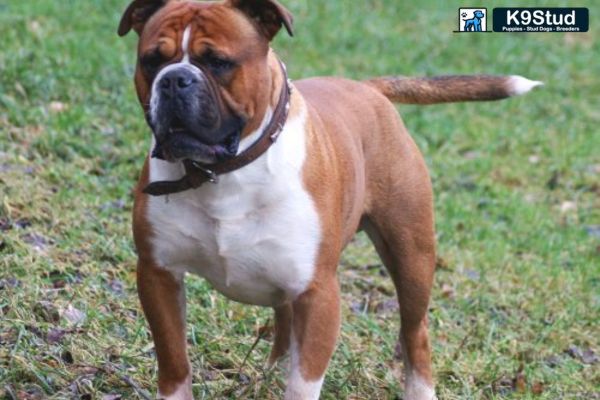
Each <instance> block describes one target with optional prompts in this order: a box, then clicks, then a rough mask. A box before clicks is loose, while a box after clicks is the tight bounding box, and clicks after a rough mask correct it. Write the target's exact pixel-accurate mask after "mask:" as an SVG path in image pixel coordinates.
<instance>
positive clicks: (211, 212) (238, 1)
mask: <svg viewBox="0 0 600 400" xmlns="http://www.w3.org/2000/svg"><path fill="white" fill-rule="evenodd" d="M282 27H283V28H285V30H286V31H287V32H288V33H289V34H290V35H293V18H292V15H291V14H290V12H289V11H288V10H287V9H286V8H284V6H282V5H281V4H280V3H278V2H276V1H275V0H225V1H222V2H196V1H174V0H173V1H168V0H134V1H133V2H132V3H131V4H130V5H129V7H128V8H127V9H126V11H125V13H124V15H123V17H122V20H121V23H120V26H119V30H118V33H119V34H120V35H121V36H123V35H125V34H127V33H128V32H129V31H130V30H132V29H133V30H134V31H136V32H137V33H138V34H139V44H138V62H137V66H136V71H135V87H136V91H137V95H138V98H139V101H140V103H141V105H142V108H143V110H144V113H145V116H146V119H147V122H148V125H149V127H150V128H151V130H152V133H153V135H152V143H151V145H150V148H149V152H148V157H147V159H146V161H145V165H144V167H143V170H142V173H141V176H140V179H139V182H138V185H137V188H136V189H135V192H134V193H135V204H134V211H133V233H134V240H135V246H136V249H137V252H138V264H137V287H138V293H139V298H140V301H141V304H142V308H143V311H144V314H145V316H146V319H147V321H148V323H149V326H150V330H151V333H152V337H153V340H154V343H155V348H156V355H157V359H158V368H159V370H158V392H159V396H160V397H161V398H164V399H168V400H182V399H192V398H193V395H192V368H191V365H190V361H189V359H188V356H187V353H186V346H187V341H186V328H185V326H186V321H185V303H186V300H185V288H184V283H183V278H184V275H185V274H186V273H194V274H198V275H200V276H202V277H204V278H205V279H206V280H207V281H208V282H210V283H211V284H212V286H214V288H216V289H217V290H218V291H220V292H221V293H223V294H224V295H225V296H227V297H229V298H230V299H233V300H235V301H238V302H242V303H247V304H254V305H261V306H265V307H272V308H273V309H274V315H275V317H274V333H275V336H274V342H273V348H272V352H271V355H270V357H269V360H268V362H269V365H273V364H274V363H275V362H276V361H277V360H279V359H280V358H281V357H282V356H284V355H285V354H288V353H289V360H290V363H289V365H290V366H289V377H288V382H287V388H286V391H285V398H286V399H287V400H293V399H302V400H308V399H318V398H319V395H320V392H321V387H322V384H323V380H324V377H325V371H326V369H327V366H328V363H329V360H330V358H331V356H332V353H333V352H334V348H335V345H336V341H337V339H338V334H339V330H340V323H341V318H340V288H339V284H338V278H337V276H336V269H337V266H338V261H339V258H340V253H341V252H342V250H343V249H344V247H345V246H346V244H348V242H349V241H350V240H351V238H352V237H353V235H354V234H355V232H356V231H358V230H364V231H366V232H367V233H368V235H369V237H370V238H371V239H372V241H373V243H374V245H375V247H376V249H377V251H378V254H379V255H380V257H381V259H382V261H383V263H384V264H385V266H386V268H387V270H388V271H389V273H390V276H391V278H392V279H393V282H394V284H395V287H396V289H397V296H398V300H399V304H400V307H401V308H400V319H401V329H400V335H399V340H400V343H401V345H402V348H403V356H404V366H405V376H406V379H405V381H406V382H405V398H406V399H410V400H422V399H423V400H424V399H427V400H430V399H433V398H435V392H434V384H433V379H432V370H431V360H430V359H431V356H430V352H431V351H430V345H429V339H428V330H427V309H428V304H429V297H430V292H431V287H432V282H433V274H434V268H435V267H434V264H435V236H434V217H433V201H432V198H433V197H432V188H431V183H430V179H429V174H428V171H427V168H426V165H425V162H424V161H423V157H422V156H421V154H420V152H419V150H418V149H417V147H416V145H415V143H414V142H413V140H412V139H411V137H410V135H409V134H408V132H407V130H406V128H405V127H404V125H403V123H402V120H401V119H400V117H399V115H398V113H397V111H396V109H395V108H394V105H393V102H397V103H413V104H434V103H442V102H455V101H478V100H497V99H502V98H506V97H510V96H512V95H517V94H522V93H525V92H527V91H529V90H530V89H532V88H533V87H534V86H536V85H538V84H540V83H539V82H534V81H530V80H528V79H526V78H523V77H520V76H446V77H435V78H403V77H384V78H375V79H370V80H366V81H362V82H358V81H352V80H348V79H342V78H333V77H329V78H312V79H305V80H299V81H296V82H291V81H290V80H289V79H288V76H287V72H286V69H285V66H284V64H283V63H282V62H281V61H280V60H279V59H278V57H277V56H276V54H275V53H274V51H273V50H272V49H271V48H270V42H271V40H272V39H273V38H274V36H275V35H276V34H277V33H278V32H279V31H280V29H281V28H282Z"/></svg>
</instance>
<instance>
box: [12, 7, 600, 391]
mask: <svg viewBox="0 0 600 400" xmlns="http://www.w3.org/2000/svg"><path fill="white" fill-rule="evenodd" d="M126 3H127V2H126V1H125V0H119V1H117V0H87V1H74V0H69V1H67V0H64V1H51V0H36V1H30V2H28V1H17V0H0V27H2V33H1V35H0V235H1V236H0V397H2V396H4V397H5V398H8V399H11V398H18V399H38V398H40V399H41V398H52V399H70V398H81V399H102V398H103V397H102V396H103V395H104V394H121V395H122V396H123V398H124V399H135V398H140V394H139V393H140V392H139V390H138V389H135V388H134V386H137V387H139V388H140V389H141V390H146V391H147V392H150V393H154V391H155V381H156V363H155V360H154V355H153V348H152V344H151V339H150V336H149V333H148V330H147V328H146V323H145V321H144V319H143V317H142V315H141V312H140V308H139V305H138V301H137V297H136V295H135V285H134V260H135V254H134V251H133V248H132V241H131V234H130V213H131V206H132V198H131V188H132V186H133V185H134V182H135V180H136V178H137V175H138V173H139V170H140V168H141V164H142V161H143V157H144V153H145V152H146V151H147V149H148V146H149V144H148V143H149V138H150V134H149V131H148V129H147V128H146V126H145V124H144V119H143V117H142V114H141V112H140V108H139V105H138V104H137V100H136V99H135V96H134V89H133V84H132V79H131V77H132V72H133V66H134V48H135V35H133V34H132V35H130V36H129V37H127V38H126V39H124V40H123V39H119V38H118V37H117V36H116V26H117V23H118V20H119V17H120V13H121V12H122V10H123V9H124V7H125V6H126ZM285 3H286V4H287V5H288V6H289V8H290V9H291V10H292V11H293V12H294V14H295V16H296V37H295V38H294V39H289V38H287V37H285V36H283V35H282V36H281V37H279V38H278V39H277V41H276V43H275V47H276V49H277V51H278V52H279V54H280V55H281V56H282V58H283V59H284V60H286V62H287V65H288V68H289V70H290V73H291V75H292V77H294V78H300V77H305V76H311V75H332V74H335V75H343V76H348V77H354V78H366V77H370V76H377V75H386V74H404V75H426V74H429V75H433V74H436V75H439V74H448V73H480V72H484V73H497V74H513V73H515V74H521V75H524V76H527V77H529V78H532V79H539V80H544V81H545V82H546V86H545V87H543V88H542V89H540V90H535V91H534V92H533V93H530V94H529V95H527V96H525V97H522V98H517V99H512V100H508V101H504V102H498V103H485V104H483V103H479V104H453V105H440V106H431V107H416V106H403V107H400V108H399V109H400V112H401V113H402V115H403V117H404V119H405V122H406V125H407V126H408V128H409V130H410V131H411V132H412V134H413V136H414V137H415V139H416V141H417V143H418V144H419V146H420V148H421V150H422V151H423V153H424V154H425V157H426V159H427V162H428V164H429V165H430V169H431V173H432V177H433V181H434V187H435V193H436V213H437V232H438V243H439V256H440V268H439V269H438V272H437V275H436V284H435V290H434V294H433V299H432V302H431V310H430V322H431V323H430V326H431V338H432V343H433V362H434V368H435V374H436V386H437V391H438V392H439V395H440V398H442V399H459V398H460V399H479V398H484V399H501V398H542V399H558V398H560V399H577V398H599V397H600V364H599V363H598V362H597V361H596V362H595V363H594V360H593V357H591V355H590V353H588V354H587V356H583V357H581V356H578V355H577V354H575V353H577V352H576V351H575V352H573V351H571V353H572V354H574V355H569V354H568V353H566V352H565V350H566V349H568V348H569V347H572V346H576V347H577V348H578V349H581V351H587V350H589V351H593V352H595V354H600V328H599V325H598V317H599V315H600V313H599V311H600V310H599V308H600V296H599V294H598V293H600V287H599V286H600V239H599V238H598V237H597V236H594V235H592V234H590V233H588V230H590V229H588V228H591V227H594V226H596V227H597V226H599V225H600V156H599V155H600V134H599V133H598V126H600V111H599V110H600V78H599V75H598V71H600V43H599V41H598V40H597V37H598V34H599V32H598V30H597V19H596V18H595V17H597V16H598V15H600V5H599V4H598V3H595V2H592V1H588V2H587V3H586V2H571V3H570V5H581V6H589V7H591V9H590V15H591V17H592V21H591V24H590V26H591V29H592V31H591V32H590V33H588V34H554V33H551V34H484V35H468V34H462V35H458V34H453V33H451V31H452V30H454V29H455V28H456V27H455V26H454V24H455V20H456V17H455V15H456V9H457V7H458V6H459V5H458V3H455V2H436V1H434V0H431V1H420V2H416V3H414V2H398V1H395V0H368V1H356V2H350V1H344V0H330V1H323V2H316V1H312V2H309V1H308V0H288V1H286V2H285ZM399 3H401V4H399ZM450 3H452V4H450ZM527 3H528V4H532V5H533V4H536V5H541V4H545V5H556V4H555V3H552V2H549V1H547V2H537V3H533V2H531V1H529V2H528V1H522V2H520V3H519V4H518V5H520V6H521V5H524V4H527ZM502 5H512V6H514V5H515V4H514V2H513V3H507V2H494V6H502ZM489 7H490V8H491V6H489ZM382 271H383V269H382V267H381V265H380V262H379V260H378V259H377V257H376V256H375V254H374V252H373V249H372V248H371V246H370V245H369V244H368V242H367V240H366V239H365V238H364V237H363V236H361V235H359V236H358V237H357V238H356V239H355V241H354V242H353V244H352V245H351V246H350V247H349V248H348V249H347V251H346V252H345V254H344V256H343V259H342V261H341V267H340V277H341V282H342V287H343V293H344V305H343V309H344V325H343V330H342V336H341V338H340V341H339V346H338V348H337V351H336V353H335V357H334V359H333V362H332V364H331V367H330V369H329V372H328V375H327V379H326V382H325V387H324V392H323V396H322V398H323V399H394V398H396V396H397V395H401V387H400V384H399V381H398V379H397V376H398V370H399V365H398V363H397V362H395V361H394V356H393V355H394V346H395V338H396V332H397V329H398V318H397V315H396V310H394V309H393V307H389V305H390V302H389V301H390V300H392V299H393V287H392V284H391V282H390V280H389V279H388V278H387V277H385V274H384V273H383V272H382ZM187 284H188V299H189V301H188V303H189V341H190V343H191V344H192V345H191V346H190V354H191V359H192V362H193V365H194V371H195V372H194V374H195V375H194V390H195V393H196V397H197V398H199V399H202V398H205V399H227V398H236V399H245V398H248V399H252V398H256V399H270V398H279V397H280V396H281V394H282V385H283V382H284V378H285V373H284V372H283V371H280V370H276V371H275V372H270V373H266V374H265V373H264V372H263V371H262V369H261V365H262V364H263V362H264V360H265V359H266V357H267V354H268V350H269V342H268V340H261V341H260V342H259V343H258V346H257V347H256V349H255V350H254V351H253V352H252V353H251V354H250V357H249V359H248V362H247V363H246V364H245V365H244V366H243V367H242V370H241V371H240V370H239V368H240V367H241V366H242V361H243V359H244V357H245V356H246V354H247V353H248V351H249V349H250V348H251V346H252V344H253V343H254V341H255V339H256V337H257V332H258V330H259V328H260V327H261V326H262V325H263V324H265V323H267V321H268V320H269V317H270V315H271V312H270V310H268V309H261V308H257V307H249V306H243V305H239V304H236V303H233V302H230V301H228V300H226V299H225V298H224V297H222V296H221V295H219V294H217V293H216V292H215V291H213V290H212V289H210V287H209V286H208V285H207V284H206V283H205V282H203V281H202V280H201V279H198V278H194V277H190V278H188V282H187ZM65 310H71V312H69V311H67V312H66V313H65ZM78 311H79V312H78ZM80 317H83V319H82V320H80V321H77V320H78V319H81V318H80ZM61 335H62V337H61ZM584 360H585V361H587V363H586V362H584ZM519 371H521V372H519ZM513 380H514V381H515V382H516V383H515V382H513ZM540 389H542V390H541V394H535V393H536V392H540Z"/></svg>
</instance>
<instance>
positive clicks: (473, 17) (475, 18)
mask: <svg viewBox="0 0 600 400" xmlns="http://www.w3.org/2000/svg"><path fill="white" fill-rule="evenodd" d="M454 32H489V31H488V30H487V8H484V7H478V8H459V9H458V30H457V31H454Z"/></svg>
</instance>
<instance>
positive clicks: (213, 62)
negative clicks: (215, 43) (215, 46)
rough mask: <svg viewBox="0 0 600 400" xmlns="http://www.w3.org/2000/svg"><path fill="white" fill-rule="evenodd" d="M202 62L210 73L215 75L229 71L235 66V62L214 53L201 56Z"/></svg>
mask: <svg viewBox="0 0 600 400" xmlns="http://www.w3.org/2000/svg"><path fill="white" fill-rule="evenodd" d="M202 64H204V65H205V66H206V67H207V68H208V69H210V70H211V72H212V73H214V74H216V75H220V74H223V73H225V72H229V71H231V70H232V69H233V68H234V67H235V65H236V64H235V62H233V61H231V60H228V59H226V58H224V57H221V56H217V55H215V54H207V55H205V56H204V57H202Z"/></svg>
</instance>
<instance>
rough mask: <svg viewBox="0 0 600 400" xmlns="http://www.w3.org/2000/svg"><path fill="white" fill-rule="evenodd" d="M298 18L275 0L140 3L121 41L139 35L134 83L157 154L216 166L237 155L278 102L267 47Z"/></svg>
mask: <svg viewBox="0 0 600 400" xmlns="http://www.w3.org/2000/svg"><path fill="white" fill-rule="evenodd" d="M282 26H285V28H286V29H287V31H288V33H289V34H290V35H292V16H291V14H290V13H289V12H288V11H287V10H286V9H285V8H284V7H283V6H281V5H280V4H279V3H277V2H276V1H275V0H226V1H224V2H195V1H177V0H135V1H133V2H132V3H131V4H130V5H129V7H128V8H127V10H126V11H125V14H124V15H123V17H122V19H121V23H120V26H119V35H121V36H123V35H125V34H127V33H128V32H129V31H130V30H131V29H134V30H135V31H136V32H137V33H138V34H139V45H138V63H137V68H136V73H135V85H136V89H137V94H138V98H139V100H140V103H141V104H142V106H143V108H144V111H145V112H146V116H147V119H148V123H149V124H150V126H151V128H152V130H153V132H154V136H155V139H156V148H155V150H154V153H153V156H154V157H157V158H161V159H165V160H167V161H178V160H183V159H188V160H193V161H198V162H201V163H206V164H213V163H216V162H219V161H222V160H225V159H228V158H231V157H233V156H235V155H236V154H237V151H238V146H239V143H240V139H241V138H243V137H244V135H247V134H249V133H251V132H252V131H253V130H255V129H257V128H258V127H259V126H260V124H261V122H262V120H263V118H264V115H265V113H266V112H267V108H268V106H269V103H270V101H271V98H272V92H273V90H274V87H273V86H274V84H273V68H272V66H271V65H270V63H269V57H268V55H269V42H270V41H271V40H272V39H273V37H274V36H275V35H276V34H277V32H278V31H279V30H280V29H281V27H282Z"/></svg>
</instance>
